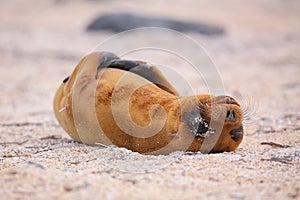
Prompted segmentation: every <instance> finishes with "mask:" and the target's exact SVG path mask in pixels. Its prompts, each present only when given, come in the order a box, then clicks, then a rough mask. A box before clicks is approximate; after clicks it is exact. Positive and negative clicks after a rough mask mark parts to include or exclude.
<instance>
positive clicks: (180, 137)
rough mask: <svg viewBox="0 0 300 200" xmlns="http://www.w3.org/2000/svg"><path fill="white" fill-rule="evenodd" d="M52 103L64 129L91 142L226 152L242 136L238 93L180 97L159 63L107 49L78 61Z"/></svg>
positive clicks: (144, 148)
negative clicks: (130, 58) (127, 57)
mask: <svg viewBox="0 0 300 200" xmlns="http://www.w3.org/2000/svg"><path fill="white" fill-rule="evenodd" d="M124 63H125V64H124ZM133 63H134V64H133ZM136 63H137V66H135V64H136ZM123 64H124V65H123ZM133 65H134V66H133ZM124 69H125V70H124ZM53 107H54V113H55V115H56V118H57V119H58V121H59V123H60V125H61V126H62V127H63V128H64V130H65V131H66V132H67V133H68V134H69V135H70V136H71V137H72V138H73V139H74V140H76V141H78V142H83V143H86V144H90V145H95V144H97V143H101V144H104V145H110V144H113V145H116V146H119V147H125V148H127V149H130V150H132V151H136V152H140V153H151V154H167V153H170V152H173V151H199V150H201V149H202V150H203V151H206V152H223V151H233V150H235V149H236V148H237V147H238V145H239V144H240V142H241V141H242V138H243V126H242V121H243V113H242V111H241V109H240V106H239V104H238V102H236V101H235V100H234V99H233V98H231V97H228V96H219V97H214V96H212V95H196V96H188V97H180V96H179V95H178V92H177V91H176V90H175V89H174V88H173V87H172V85H171V84H170V83H169V82H168V81H167V79H166V78H165V77H164V76H163V75H162V74H161V72H160V71H159V70H158V69H157V68H155V67H154V66H151V65H149V64H146V63H144V62H141V61H137V62H130V61H123V60H120V59H119V58H117V57H116V56H114V55H113V54H110V53H107V52H96V53H92V54H89V55H88V56H86V57H85V58H83V59H82V60H81V61H80V62H79V64H78V65H77V66H76V68H75V69H74V71H73V73H72V74H71V76H70V77H69V78H68V79H66V80H65V81H64V82H63V83H62V84H61V85H60V87H59V88H58V90H57V92H56V94H55V97H54V104H53ZM209 124H214V127H215V129H217V130H214V131H212V130H213V129H212V128H210V125H209ZM218 126H219V128H218ZM218 130H219V131H218ZM213 132H219V134H211V135H210V133H213ZM213 135H215V136H213ZM210 140H211V141H210ZM204 141H205V142H204ZM205 145H206V146H207V148H203V147H204V146H205Z"/></svg>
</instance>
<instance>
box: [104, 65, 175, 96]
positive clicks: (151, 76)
mask: <svg viewBox="0 0 300 200" xmlns="http://www.w3.org/2000/svg"><path fill="white" fill-rule="evenodd" d="M107 67H108V68H116V69H121V70H125V71H130V72H132V73H135V74H137V75H140V76H142V77H143V78H145V79H147V80H148V81H150V82H152V83H154V84H155V85H157V86H158V87H159V88H161V89H163V90H165V91H167V92H169V93H171V94H173V95H175V96H179V93H178V92H177V91H176V89H175V88H174V87H173V86H172V85H171V83H170V82H169V81H168V80H167V78H166V77H165V76H164V75H163V73H162V72H161V71H160V70H159V69H158V68H157V67H156V66H153V65H150V64H148V63H145V62H143V61H132V60H121V59H116V60H113V61H112V62H111V63H110V64H109V65H108V66H107Z"/></svg>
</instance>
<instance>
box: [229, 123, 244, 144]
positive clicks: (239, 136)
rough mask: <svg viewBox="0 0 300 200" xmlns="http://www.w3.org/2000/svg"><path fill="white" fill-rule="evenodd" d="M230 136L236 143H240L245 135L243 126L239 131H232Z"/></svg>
mask: <svg viewBox="0 0 300 200" xmlns="http://www.w3.org/2000/svg"><path fill="white" fill-rule="evenodd" d="M229 134H230V136H231V139H233V140H234V141H236V142H238V141H240V140H241V139H242V138H243V135H244V127H243V125H241V126H240V127H239V128H237V129H233V130H232V131H230V133H229Z"/></svg>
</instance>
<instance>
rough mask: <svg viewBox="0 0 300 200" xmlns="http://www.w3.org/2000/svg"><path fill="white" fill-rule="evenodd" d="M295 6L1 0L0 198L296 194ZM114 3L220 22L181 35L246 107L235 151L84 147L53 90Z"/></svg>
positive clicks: (299, 168) (299, 66) (96, 36)
mask: <svg viewBox="0 0 300 200" xmlns="http://www.w3.org/2000/svg"><path fill="white" fill-rule="evenodd" d="M183 8H184V9H183ZM299 8H300V4H299V2H298V1H279V0H275V1H274V0H263V1H259V0H254V1H250V0H249V1H243V3H241V2H240V1H237V0H228V1H222V2H219V1H217V0H213V1H192V0H188V1H184V3H183V1H179V0H175V1H155V2H152V1H145V2H144V1H138V0H131V1H126V2H124V1H118V0H114V1H87V0H86V1H83V0H78V1H68V0H60V1H58V0H56V1H54V0H53V1H51V0H44V1H38V0H27V1H21V0H13V1H1V3H0V87H1V90H0V96H1V97H0V113H1V114H0V199H300V184H299V183H300V76H299V74H300V59H299V56H298V54H299V52H300V37H299V36H300V26H299V18H300V14H299ZM116 10H119V11H131V12H136V13H139V14H145V15H150V16H163V17H170V18H174V19H180V20H194V21H195V20H196V21H197V20H199V21H203V22H206V23H210V24H214V25H219V26H222V27H224V29H225V31H226V34H225V35H222V36H216V37H209V36H203V35H197V34H194V33H189V34H188V35H189V36H190V37H192V38H193V39H194V40H196V41H197V42H198V43H200V44H202V46H203V47H204V48H205V49H206V51H207V52H208V53H209V55H210V57H211V58H212V60H213V61H214V63H215V64H216V65H217V66H218V71H219V73H220V76H221V78H222V81H223V83H224V88H225V92H226V93H227V94H230V95H233V96H242V98H240V100H242V101H243V104H246V105H248V107H249V110H250V111H251V112H252V119H251V120H250V121H246V122H245V127H246V134H245V137H244V140H243V142H242V144H241V145H240V147H239V148H238V149H237V150H236V151H234V152H230V153H220V154H201V153H183V152H175V153H173V154H171V155H166V156H151V155H141V154H138V153H134V152H131V151H129V150H126V149H122V148H117V147H108V148H104V147H101V146H96V147H91V146H86V145H83V144H79V143H76V142H74V141H73V140H72V139H71V138H70V137H69V136H68V135H67V134H66V133H65V132H64V131H63V130H62V128H61V127H60V126H59V125H58V123H57V121H56V119H55V117H54V115H53V112H52V98H53V95H54V92H55V90H56V88H57V87H58V85H59V84H60V82H61V81H62V80H63V79H64V78H65V77H66V76H68V75H69V73H70V72H71V71H72V69H73V67H74V66H75V65H76V64H77V62H78V61H79V59H80V58H81V57H82V56H84V55H85V54H86V53H87V52H89V51H91V50H92V49H93V48H94V47H95V46H96V45H97V44H99V43H100V42H102V41H104V40H105V39H107V38H108V37H109V36H111V35H112V33H109V32H99V33H89V32H86V31H85V28H86V26H87V25H88V24H89V23H90V22H91V21H92V20H93V19H94V18H95V17H97V16H98V15H100V14H101V13H106V12H111V11H116ZM120 45H122V44H120ZM171 62H172V61H171ZM175 63H176V62H175ZM199 91H200V92H201V91H202V89H201V88H199ZM204 91H205V90H204Z"/></svg>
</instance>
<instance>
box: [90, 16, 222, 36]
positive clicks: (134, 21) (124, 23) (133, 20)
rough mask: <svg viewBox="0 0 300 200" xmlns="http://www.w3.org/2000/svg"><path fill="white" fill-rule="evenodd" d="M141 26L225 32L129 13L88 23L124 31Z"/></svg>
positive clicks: (188, 30)
mask: <svg viewBox="0 0 300 200" xmlns="http://www.w3.org/2000/svg"><path fill="white" fill-rule="evenodd" d="M141 27H160V28H168V29H173V30H176V31H179V32H196V33H200V34H205V35H217V34H223V33H224V30H223V28H221V27H218V26H213V25H207V24H203V23H193V22H182V21H177V20H172V19H165V18H150V17H144V16H139V15H134V14H129V13H120V14H106V15H102V16H100V17H98V18H96V19H95V20H94V21H93V22H92V23H91V24H90V25H88V27H87V30H88V31H102V30H106V31H112V32H122V31H126V30H130V29H134V28H141Z"/></svg>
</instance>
